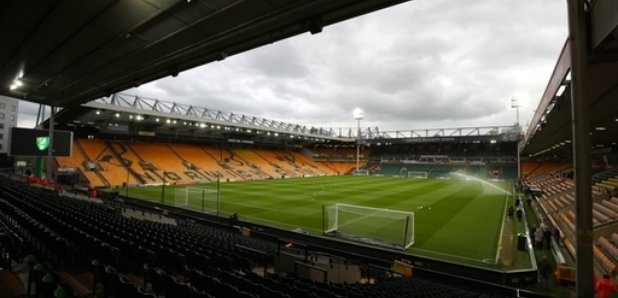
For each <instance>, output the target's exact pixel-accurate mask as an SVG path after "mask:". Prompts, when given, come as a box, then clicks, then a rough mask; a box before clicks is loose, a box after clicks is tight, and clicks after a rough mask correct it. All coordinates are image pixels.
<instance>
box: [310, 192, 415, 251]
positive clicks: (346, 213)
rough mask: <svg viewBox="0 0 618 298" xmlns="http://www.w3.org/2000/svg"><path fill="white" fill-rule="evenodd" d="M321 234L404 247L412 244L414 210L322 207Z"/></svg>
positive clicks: (373, 243) (343, 205)
mask: <svg viewBox="0 0 618 298" xmlns="http://www.w3.org/2000/svg"><path fill="white" fill-rule="evenodd" d="M322 215H323V220H322V228H323V232H324V234H325V235H328V236H333V237H340V238H344V239H348V240H353V241H357V242H363V243H368V244H372V245H381V246H386V247H389V248H397V249H403V250H405V249H407V248H409V247H410V246H412V244H414V213H413V212H406V211H400V210H391V209H383V208H372V207H363V206H358V205H351V204H343V203H336V204H334V205H329V206H327V205H324V206H323V207H322Z"/></svg>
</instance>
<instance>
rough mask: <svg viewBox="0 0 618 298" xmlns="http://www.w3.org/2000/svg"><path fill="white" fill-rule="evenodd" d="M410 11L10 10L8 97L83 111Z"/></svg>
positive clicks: (242, 3)
mask: <svg viewBox="0 0 618 298" xmlns="http://www.w3.org/2000/svg"><path fill="white" fill-rule="evenodd" d="M401 2H405V0H371V1H357V0H338V1H329V0H295V1H287V0H286V1H284V0H269V1H265V0H238V1H231V0H216V1H213V0H210V1H206V0H118V1H113V0H98V1H17V0H15V1H10V0H9V1H0V19H1V20H2V26H1V27H0V36H2V44H3V46H2V47H0V94H2V95H6V96H10V97H16V98H20V99H25V100H28V101H32V102H36V103H42V104H46V105H53V106H63V107H68V106H77V105H78V104H80V103H84V102H87V101H90V100H93V99H96V98H99V97H103V96H107V95H110V94H113V93H115V92H118V91H122V90H125V89H128V88H131V87H134V86H139V85H140V84H143V83H146V82H149V81H153V80H156V79H159V78H162V77H166V76H176V75H178V73H180V72H182V71H184V70H187V69H190V68H193V67H196V66H199V65H203V64H206V63H209V62H213V61H219V60H222V59H225V58H226V57H228V56H230V55H234V54H237V53H240V52H243V51H247V50H250V49H253V48H256V47H259V46H262V45H266V44H269V43H273V42H276V41H278V40H281V39H284V38H287V37H290V36H294V35H297V34H302V33H305V32H310V33H312V34H315V33H319V32H321V30H322V28H323V27H324V26H328V25H331V24H333V23H337V22H340V21H343V20H346V19H349V18H353V17H356V16H359V15H362V14H366V13H369V12H372V11H375V10H378V9H381V8H385V7H388V6H391V5H394V4H398V3H401Z"/></svg>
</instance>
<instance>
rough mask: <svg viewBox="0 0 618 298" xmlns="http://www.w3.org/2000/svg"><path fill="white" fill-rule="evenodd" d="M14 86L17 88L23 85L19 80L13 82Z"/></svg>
mask: <svg viewBox="0 0 618 298" xmlns="http://www.w3.org/2000/svg"><path fill="white" fill-rule="evenodd" d="M15 85H17V87H21V86H23V85H24V83H22V81H21V80H15Z"/></svg>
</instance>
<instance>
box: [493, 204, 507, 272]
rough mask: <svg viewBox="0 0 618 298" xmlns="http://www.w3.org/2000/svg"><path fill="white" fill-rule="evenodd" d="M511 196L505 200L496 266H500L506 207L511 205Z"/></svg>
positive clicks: (495, 260)
mask: <svg viewBox="0 0 618 298" xmlns="http://www.w3.org/2000/svg"><path fill="white" fill-rule="evenodd" d="M509 195H510V193H507V194H506V199H505V200H504V211H503V213H502V226H501V227H500V236H498V249H496V258H495V259H494V264H498V258H500V251H501V250H502V233H504V220H505V218H506V206H508V205H509Z"/></svg>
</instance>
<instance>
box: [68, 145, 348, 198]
mask: <svg viewBox="0 0 618 298" xmlns="http://www.w3.org/2000/svg"><path fill="white" fill-rule="evenodd" d="M73 147H74V148H73V152H74V154H73V155H72V156H71V157H57V158H56V160H57V161H58V164H59V165H60V167H71V168H77V169H80V171H81V173H82V174H83V175H84V176H86V178H87V179H88V180H89V182H90V184H91V185H92V186H95V187H116V186H121V185H122V184H124V183H126V182H127V180H128V183H129V184H130V185H135V184H140V183H146V184H147V183H162V182H163V181H164V179H165V180H166V181H168V182H170V181H173V182H175V183H177V184H189V183H196V182H201V181H214V180H216V179H217V177H220V178H221V179H224V180H231V181H234V180H254V179H267V178H280V177H283V176H285V177H304V176H320V175H333V174H336V173H337V171H336V170H334V169H331V168H329V167H327V166H324V165H321V164H319V163H318V162H315V161H313V160H311V159H309V158H304V156H302V153H299V152H295V151H282V150H274V149H258V148H255V149H233V148H230V149H221V148H211V147H203V146H197V145H184V144H178V145H176V144H159V143H137V142H136V143H128V142H119V141H114V142H104V141H101V140H96V139H77V140H76V141H75V142H74V143H73ZM127 167H128V168H127ZM164 171H165V172H167V173H173V175H169V174H168V175H167V176H168V177H166V178H163V175H164V173H163V172H164Z"/></svg>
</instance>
